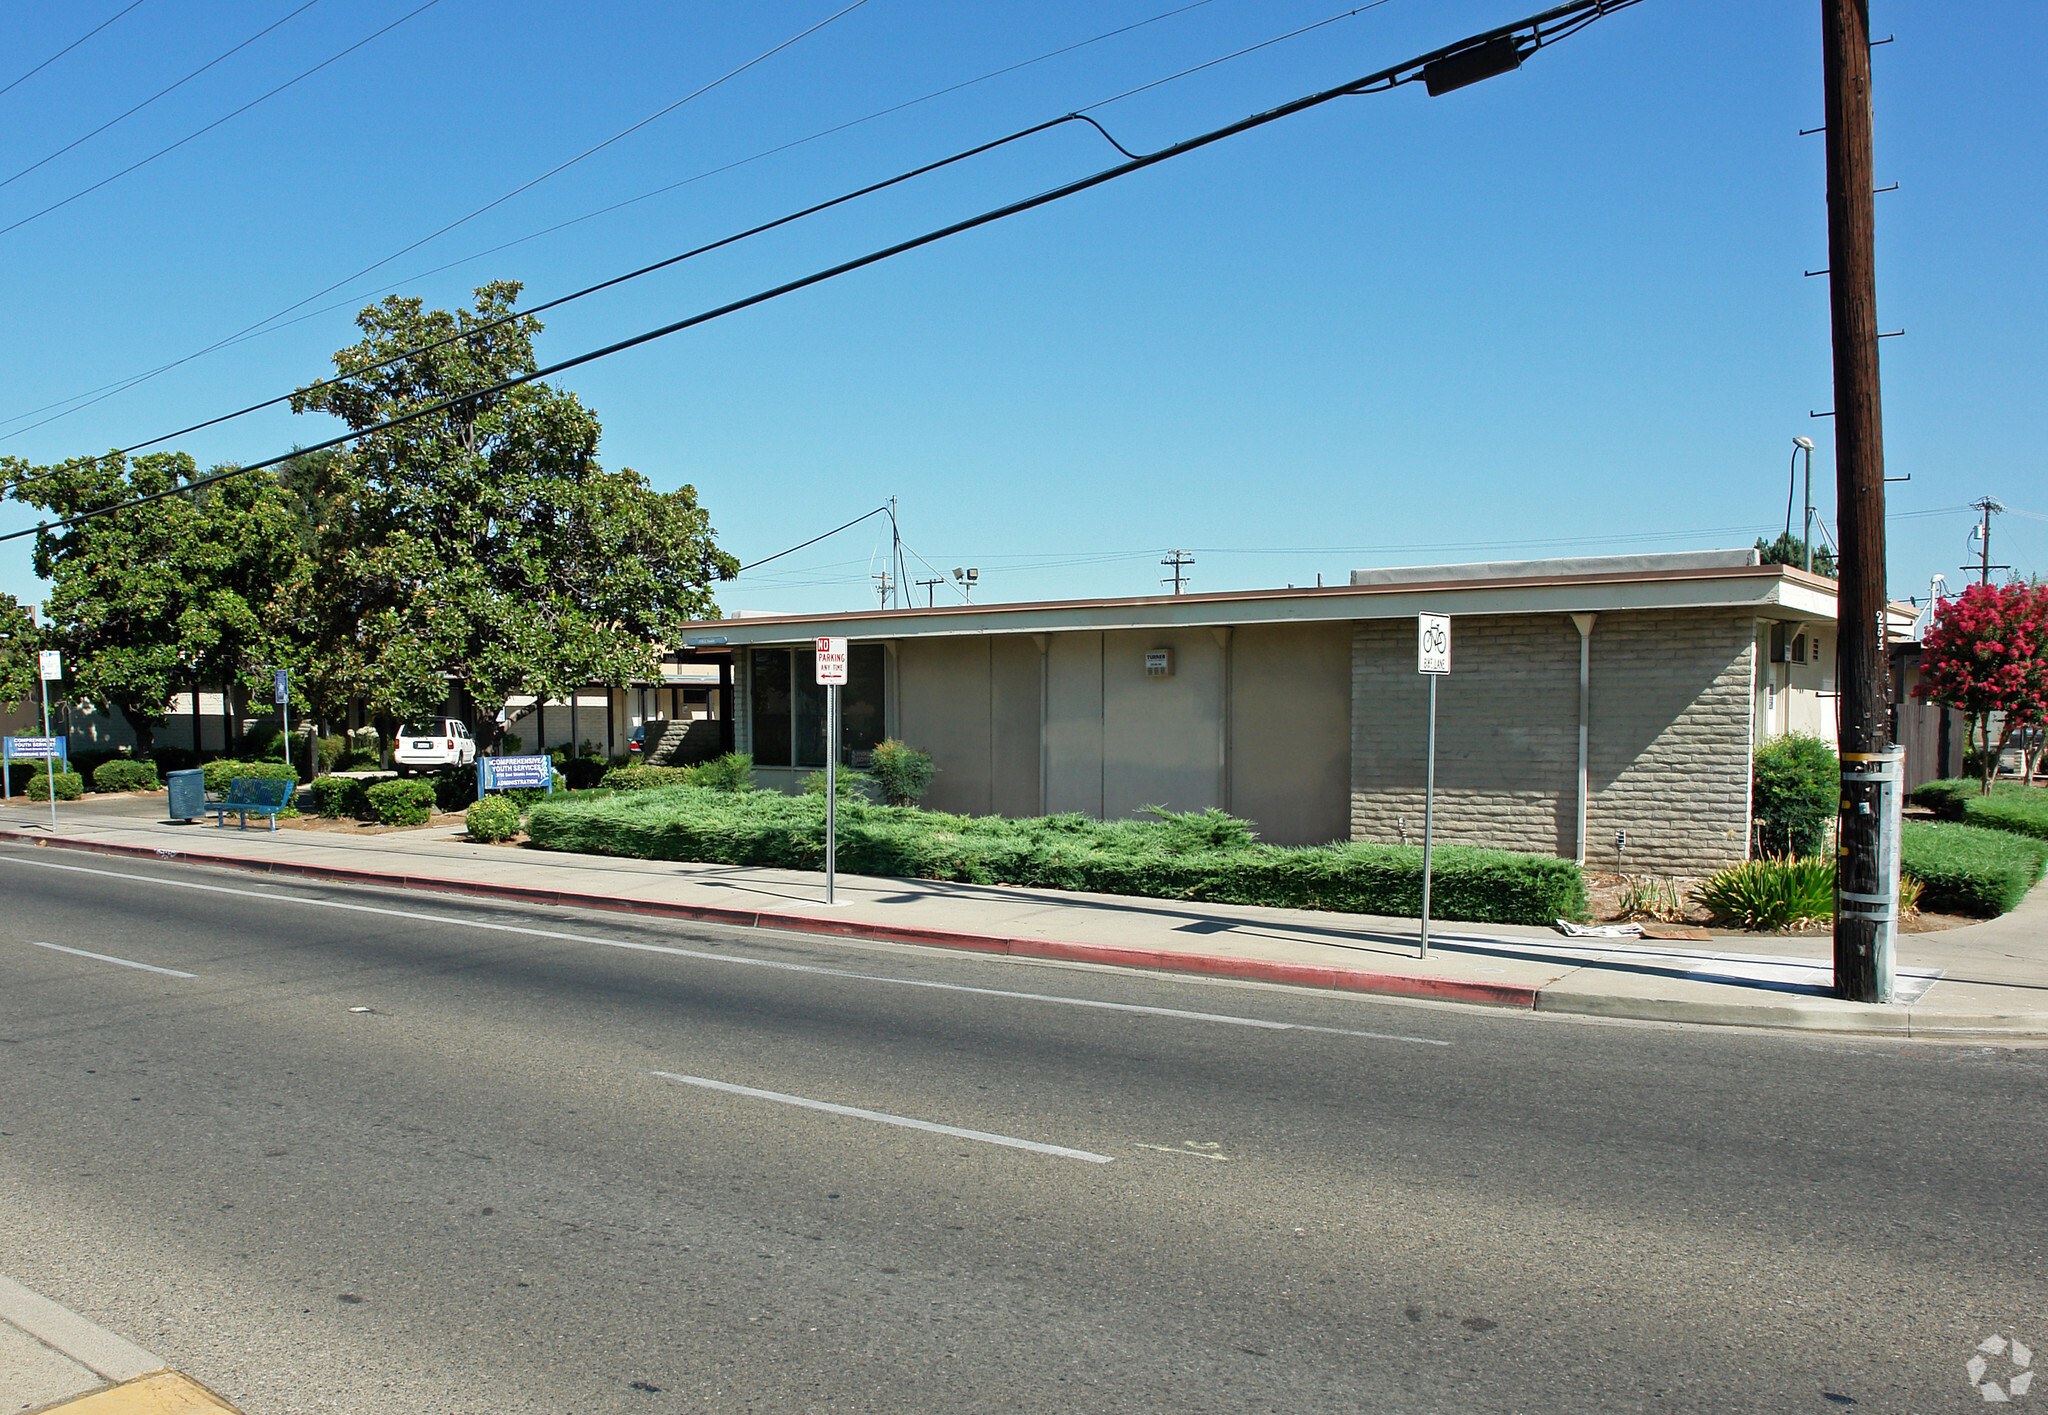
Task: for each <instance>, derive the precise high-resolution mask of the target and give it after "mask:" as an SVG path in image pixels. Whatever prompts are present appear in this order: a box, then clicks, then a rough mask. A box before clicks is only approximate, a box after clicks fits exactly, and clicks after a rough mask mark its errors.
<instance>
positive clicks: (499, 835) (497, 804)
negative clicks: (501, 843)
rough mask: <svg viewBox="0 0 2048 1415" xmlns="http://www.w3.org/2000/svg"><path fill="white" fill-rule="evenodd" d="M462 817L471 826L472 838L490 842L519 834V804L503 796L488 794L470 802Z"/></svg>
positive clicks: (470, 833) (508, 838)
mask: <svg viewBox="0 0 2048 1415" xmlns="http://www.w3.org/2000/svg"><path fill="white" fill-rule="evenodd" d="M462 818H463V820H464V822H465V823H466V824H467V825H468V826H469V838H470V839H472V840H481V841H484V842H486V843H489V842H491V841H497V840H510V839H511V838H512V837H513V836H515V835H517V834H519V806H518V804H517V803H516V802H513V801H509V800H507V799H506V798H505V797H503V796H486V797H484V798H483V800H481V801H472V802H470V805H469V809H468V810H467V811H465V812H464V813H463V817H462Z"/></svg>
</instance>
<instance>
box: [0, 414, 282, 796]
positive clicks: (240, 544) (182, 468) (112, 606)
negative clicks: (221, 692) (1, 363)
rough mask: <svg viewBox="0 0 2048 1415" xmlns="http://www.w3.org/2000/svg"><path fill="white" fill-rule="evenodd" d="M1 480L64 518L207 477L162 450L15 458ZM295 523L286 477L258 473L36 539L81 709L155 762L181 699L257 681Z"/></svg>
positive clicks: (39, 569)
mask: <svg viewBox="0 0 2048 1415" xmlns="http://www.w3.org/2000/svg"><path fill="white" fill-rule="evenodd" d="M216 470H219V469H216ZM0 475H4V478H5V486H6V490H7V491H8V492H9V494H11V495H12V496H13V497H14V498H15V499H16V500H18V501H24V502H27V503H28V504H29V505H31V506H36V507H40V508H41V509H43V510H45V511H48V512H51V513H52V515H53V519H62V518H64V517H68V516H72V515H76V514H78V513H79V512H82V511H91V510H97V509H99V508H100V507H104V506H111V505H114V504H116V503H118V502H122V501H126V500H129V499H131V498H135V497H140V496H150V495H154V494H157V493H162V492H168V491H174V490H176V489H177V488H179V487H182V486H185V485H187V484H189V483H190V482H192V481H193V480H195V479H196V478H198V477H199V476H200V475H201V474H200V472H199V469H198V467H197V465H196V464H195V463H194V462H193V460H192V458H191V457H189V456H187V455H185V454H184V453H182V452H158V453H152V454H150V455H147V456H143V457H137V458H135V459H134V460H133V461H132V462H131V461H130V460H129V459H127V458H126V457H123V456H122V455H120V454H119V453H108V454H107V455H106V456H104V457H77V458H73V459H71V460H70V461H67V462H62V463H58V464H55V465H52V466H46V467H33V466H29V465H28V464H26V463H24V462H22V461H20V460H19V459H7V460H6V461H4V462H0ZM294 519H295V512H294V508H293V506H292V503H291V501H290V499H289V498H288V497H287V496H286V495H285V494H284V492H283V490H282V489H281V488H280V486H279V484H278V481H277V479H276V478H275V477H273V476H271V475H269V474H268V473H266V472H251V473H249V474H247V475H244V476H238V477H232V478H229V479H228V480H226V481H222V482H217V483H214V484H213V485H210V486H205V487H199V488H196V489H194V490H192V491H189V492H186V493H184V494H181V495H172V496H164V497H162V498H161V499H160V500H156V501H151V502H147V503H145V504H143V505H140V506H129V507H125V508H123V509H122V510H119V511H115V512H112V513H110V514H108V515H104V516H96V517H94V518H92V519H91V520H87V521H81V522H79V523H78V524H77V525H74V526H67V527H63V528H61V529H48V530H43V531H40V532H38V533H37V535H36V542H35V559H34V565H35V571H36V573H37V574H38V575H40V576H42V577H43V578H44V579H46V580H49V581H50V582H51V591H50V598H49V601H48V603H47V605H46V609H47V619H48V622H47V623H46V625H45V626H44V638H45V639H46V641H47V642H48V644H49V645H51V646H54V647H57V648H61V649H63V650H64V651H65V655H66V662H65V669H66V676H67V680H68V682H69V685H70V692H71V695H72V697H73V699H74V700H75V701H79V702H86V703H106V704H109V705H111V706H112V707H114V708H117V709H118V710H119V711H120V713H121V715H122V716H123V717H124V718H126V719H127V721H128V725H129V727H131V728H132V729H133V730H134V732H135V740H136V755H138V756H148V755H149V754H150V752H151V750H152V748H153V746H154V741H155V734H156V729H157V727H159V726H160V725H161V724H162V723H163V721H164V719H165V716H166V714H167V713H168V712H169V709H170V702H171V697H172V695H173V694H175V693H178V692H180V691H183V690H185V689H187V688H196V687H197V685H199V684H201V683H234V682H237V681H242V680H245V679H247V678H249V677H251V676H253V675H254V674H255V673H256V672H258V671H260V668H261V665H262V664H263V663H264V662H265V661H266V660H267V657H268V655H269V653H270V652H271V647H272V645H271V637H272V631H271V627H270V626H271V625H272V624H273V623H274V622H275V620H276V618H277V616H278V610H277V606H276V603H275V600H276V597H277V595H278V593H279V590H280V588H281V587H282V586H284V585H285V584H287V583H288V582H290V581H291V580H292V579H293V578H295V575H296V572H297V566H296V561H297V559H298V556H299V553H300V552H299V543H298V538H297V536H296V534H295V531H294Z"/></svg>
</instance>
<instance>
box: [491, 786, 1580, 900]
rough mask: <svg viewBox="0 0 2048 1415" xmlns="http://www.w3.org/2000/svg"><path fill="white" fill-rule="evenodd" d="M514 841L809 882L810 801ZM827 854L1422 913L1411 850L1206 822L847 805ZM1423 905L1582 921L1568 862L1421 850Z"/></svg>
mask: <svg viewBox="0 0 2048 1415" xmlns="http://www.w3.org/2000/svg"><path fill="white" fill-rule="evenodd" d="M526 830H527V835H528V837H529V838H530V839H531V840H532V841H533V843H534V844H535V845H537V846H540V847H541V848H544V849H550V850H573V851H580V852H584V853H588V854H598V855H623V856H631V857H636V858H640V859H652V860H693V861H707V862H713V863H720V864H731V865H761V866H770V867H777V868H784V869H805V870H812V869H819V868H821V867H822V866H823V864H824V857H825V802H824V800H823V798H822V797H820V796H784V795H781V794H779V793H777V792H772V791H750V792H729V791H715V790H708V789H705V788H703V787H699V786H666V787H658V788H655V789H652V790H645V791H632V792H624V793H619V794H615V795H606V796H603V797H581V798H579V797H566V798H564V797H557V798H556V799H554V800H552V801H542V802H540V803H538V804H536V805H535V806H534V807H533V808H532V811H531V812H530V814H529V815H528V818H527V826H526ZM838 851H839V859H838V862H839V867H840V868H841V869H843V870H848V871H853V872H856V873H860V874H869V875H880V876H885V877H887V876H893V877H898V878H914V879H939V880H957V881H962V882H967V883H974V884H1021V885H1037V886H1044V887H1050V888H1055V889H1077V890H1092V891H1096V892H1099V893H1105V894H1133V895H1144V896H1148V897H1152V898H1162V899H1187V900H1200V901H1204V902H1213V903H1225V904H1264V905H1276V906H1283V907H1289V908H1300V909H1330V910H1341V911H1344V912H1347V913H1366V914H1388V915H1397V916H1400V915H1406V916H1409V917H1413V916H1415V915H1417V914H1419V913H1420V912H1421V904H1422V852H1421V851H1420V850H1419V849H1416V848H1414V847H1411V846H1399V845H1367V844H1356V843H1344V844H1335V845H1320V846H1298V847H1297V846H1274V845H1262V844H1259V843H1257V842H1256V841H1255V840H1253V838H1252V830H1251V826H1250V824H1249V823H1247V822H1245V821H1241V820H1238V819H1236V818H1235V817H1232V816H1228V815H1226V814H1224V813H1223V812H1221V811H1203V812H1189V813H1186V814H1176V813H1173V812H1158V813H1156V814H1154V815H1153V816H1152V817H1150V818H1147V819H1143V820H1122V821H1096V820H1091V819H1089V818H1088V817H1086V816H1081V815H1056V816H1041V817H1036V818H1032V819H1026V820H1012V819H1006V818H1004V817H1000V816H956V815H948V814H944V813H941V812H937V811H923V810H917V809H914V808H911V807H903V806H880V805H874V804H871V803H869V802H865V801H861V800H857V799H856V800H850V801H842V802H841V803H840V805H839V846H838ZM1431 900H1432V906H1431V912H1432V913H1433V914H1435V915H1437V916H1438V917H1441V918H1445V919H1462V920H1468V921H1471V922H1476V923H1523V924H1548V923H1550V922H1551V921H1552V920H1554V919H1556V918H1558V917H1559V916H1564V917H1566V918H1578V917H1581V916H1582V915H1583V914H1584V912H1585V908H1586V884H1585V877H1584V875H1583V873H1582V872H1581V871H1580V869H1579V867H1578V866H1577V865H1574V864H1573V863H1572V862H1571V861H1569V860H1560V859H1554V858H1552V857H1550V856H1542V855H1517V854H1512V853H1509V852H1507V851H1500V850H1477V849H1469V848H1464V847H1458V846H1447V847H1443V848H1440V849H1438V850H1437V852H1436V858H1435V870H1434V883H1433V886H1432V895H1431Z"/></svg>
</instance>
